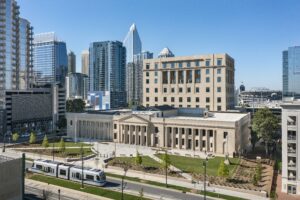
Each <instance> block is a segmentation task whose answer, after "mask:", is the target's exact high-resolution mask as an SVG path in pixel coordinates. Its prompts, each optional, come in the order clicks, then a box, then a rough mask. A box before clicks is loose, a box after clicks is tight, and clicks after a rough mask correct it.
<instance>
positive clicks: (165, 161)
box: [161, 150, 171, 187]
mask: <svg viewBox="0 0 300 200" xmlns="http://www.w3.org/2000/svg"><path fill="white" fill-rule="evenodd" d="M161 159H162V163H161V164H162V168H163V169H164V170H165V175H166V187H168V168H169V167H170V165H171V159H170V156H169V154H168V151H167V150H165V153H164V154H163V155H162V158H161Z"/></svg>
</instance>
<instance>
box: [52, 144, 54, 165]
mask: <svg viewBox="0 0 300 200" xmlns="http://www.w3.org/2000/svg"><path fill="white" fill-rule="evenodd" d="M52 161H54V142H53V143H52Z"/></svg>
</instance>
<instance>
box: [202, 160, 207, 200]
mask: <svg viewBox="0 0 300 200" xmlns="http://www.w3.org/2000/svg"><path fill="white" fill-rule="evenodd" d="M207 162H208V158H207V157H206V158H205V160H204V161H203V167H204V200H206V167H207Z"/></svg>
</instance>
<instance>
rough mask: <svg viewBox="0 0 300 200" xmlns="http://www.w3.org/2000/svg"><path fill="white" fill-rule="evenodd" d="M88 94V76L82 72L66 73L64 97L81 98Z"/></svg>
mask: <svg viewBox="0 0 300 200" xmlns="http://www.w3.org/2000/svg"><path fill="white" fill-rule="evenodd" d="M87 95H88V76H87V75H86V74H82V73H68V76H67V77H66V98H67V99H76V98H80V99H83V100H86V99H87Z"/></svg>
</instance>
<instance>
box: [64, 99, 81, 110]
mask: <svg viewBox="0 0 300 200" xmlns="http://www.w3.org/2000/svg"><path fill="white" fill-rule="evenodd" d="M84 108H85V102H84V101H83V100H82V99H70V100H67V102H66V110H67V112H83V111H84Z"/></svg>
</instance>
